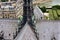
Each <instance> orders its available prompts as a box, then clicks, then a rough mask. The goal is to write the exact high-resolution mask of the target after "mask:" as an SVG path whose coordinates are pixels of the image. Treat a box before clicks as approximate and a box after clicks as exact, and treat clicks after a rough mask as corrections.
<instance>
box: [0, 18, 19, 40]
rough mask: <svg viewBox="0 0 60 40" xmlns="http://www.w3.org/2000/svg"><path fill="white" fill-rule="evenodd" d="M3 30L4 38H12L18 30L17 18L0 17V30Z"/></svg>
mask: <svg viewBox="0 0 60 40" xmlns="http://www.w3.org/2000/svg"><path fill="white" fill-rule="evenodd" d="M1 31H3V33H4V38H5V39H11V40H13V35H16V31H18V19H0V32H1Z"/></svg>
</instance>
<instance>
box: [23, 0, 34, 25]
mask: <svg viewBox="0 0 60 40" xmlns="http://www.w3.org/2000/svg"><path fill="white" fill-rule="evenodd" d="M23 2H24V4H23V25H25V23H26V22H27V21H28V24H29V25H32V15H33V5H32V0H23Z"/></svg>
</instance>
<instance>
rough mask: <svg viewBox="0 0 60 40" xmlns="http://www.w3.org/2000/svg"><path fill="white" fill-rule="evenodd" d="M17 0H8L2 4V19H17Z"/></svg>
mask: <svg viewBox="0 0 60 40" xmlns="http://www.w3.org/2000/svg"><path fill="white" fill-rule="evenodd" d="M15 8H16V0H8V1H7V2H2V1H1V2H0V18H9V19H13V18H16V12H15Z"/></svg>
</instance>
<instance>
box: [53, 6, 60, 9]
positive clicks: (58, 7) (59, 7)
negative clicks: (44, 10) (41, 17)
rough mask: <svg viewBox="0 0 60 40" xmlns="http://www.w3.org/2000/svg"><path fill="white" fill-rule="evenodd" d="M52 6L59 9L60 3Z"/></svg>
mask: <svg viewBox="0 0 60 40" xmlns="http://www.w3.org/2000/svg"><path fill="white" fill-rule="evenodd" d="M52 8H57V9H60V5H54V6H52Z"/></svg>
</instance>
